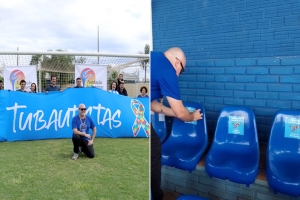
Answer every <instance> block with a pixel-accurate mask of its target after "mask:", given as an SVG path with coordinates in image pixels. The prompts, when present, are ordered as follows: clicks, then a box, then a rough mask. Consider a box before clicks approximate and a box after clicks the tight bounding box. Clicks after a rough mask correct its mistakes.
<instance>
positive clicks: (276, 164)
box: [266, 110, 300, 196]
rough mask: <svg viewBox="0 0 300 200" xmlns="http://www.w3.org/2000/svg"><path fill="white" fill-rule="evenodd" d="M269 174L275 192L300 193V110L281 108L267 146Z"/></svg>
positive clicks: (267, 173) (297, 194)
mask: <svg viewBox="0 0 300 200" xmlns="http://www.w3.org/2000/svg"><path fill="white" fill-rule="evenodd" d="M266 175H267V180H268V183H269V186H270V187H271V188H272V189H273V190H274V192H275V193H277V192H280V193H284V194H287V195H291V196H299V195H300V112H299V111H287V110H285V111H284V110H282V111H278V112H277V113H276V115H275V118H274V121H273V125H272V129H271V133H270V138H269V142H268V148H267V158H266Z"/></svg>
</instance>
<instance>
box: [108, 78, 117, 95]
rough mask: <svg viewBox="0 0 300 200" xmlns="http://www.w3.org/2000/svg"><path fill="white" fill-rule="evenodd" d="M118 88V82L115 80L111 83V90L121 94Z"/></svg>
mask: <svg viewBox="0 0 300 200" xmlns="http://www.w3.org/2000/svg"><path fill="white" fill-rule="evenodd" d="M116 88H117V82H115V81H113V82H112V83H111V85H110V90H109V92H111V93H115V94H119V92H118V91H117V90H116Z"/></svg>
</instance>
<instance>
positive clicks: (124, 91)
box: [118, 83, 128, 96]
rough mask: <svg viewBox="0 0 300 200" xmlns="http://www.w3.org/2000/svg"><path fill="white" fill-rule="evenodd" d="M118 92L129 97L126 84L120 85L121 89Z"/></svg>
mask: <svg viewBox="0 0 300 200" xmlns="http://www.w3.org/2000/svg"><path fill="white" fill-rule="evenodd" d="M118 92H119V94H121V95H124V96H128V94H127V90H126V89H125V87H124V83H121V84H120V88H119V90H118Z"/></svg>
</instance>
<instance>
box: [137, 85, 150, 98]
mask: <svg viewBox="0 0 300 200" xmlns="http://www.w3.org/2000/svg"><path fill="white" fill-rule="evenodd" d="M140 92H141V94H139V96H138V97H137V98H145V97H147V98H148V97H149V96H148V95H147V93H148V89H147V87H146V86H143V87H141V89H140Z"/></svg>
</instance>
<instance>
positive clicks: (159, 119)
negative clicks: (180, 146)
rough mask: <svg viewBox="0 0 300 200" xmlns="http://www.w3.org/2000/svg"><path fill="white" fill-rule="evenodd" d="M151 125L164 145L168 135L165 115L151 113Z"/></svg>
mask: <svg viewBox="0 0 300 200" xmlns="http://www.w3.org/2000/svg"><path fill="white" fill-rule="evenodd" d="M151 123H152V126H153V128H154V130H155V132H156V134H157V135H158V137H159V139H160V142H161V143H164V142H165V140H166V139H167V135H168V134H167V128H166V119H165V116H164V115H163V114H158V113H155V112H151Z"/></svg>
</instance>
